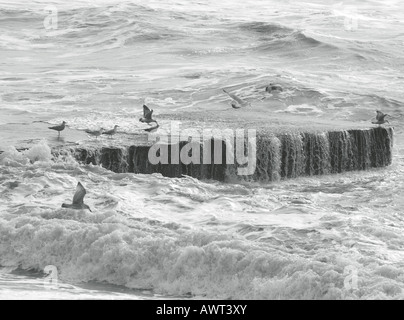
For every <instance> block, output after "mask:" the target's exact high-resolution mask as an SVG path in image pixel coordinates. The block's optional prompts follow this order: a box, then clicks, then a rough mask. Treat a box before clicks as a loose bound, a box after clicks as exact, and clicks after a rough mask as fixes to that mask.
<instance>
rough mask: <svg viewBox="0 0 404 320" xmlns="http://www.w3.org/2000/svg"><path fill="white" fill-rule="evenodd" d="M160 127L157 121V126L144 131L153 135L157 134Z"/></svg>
mask: <svg viewBox="0 0 404 320" xmlns="http://www.w3.org/2000/svg"><path fill="white" fill-rule="evenodd" d="M159 127H160V126H159V124H158V123H157V121H156V126H154V127H151V128H146V129H143V130H144V131H147V132H150V133H151V132H156V131H157V129H158V128H159Z"/></svg>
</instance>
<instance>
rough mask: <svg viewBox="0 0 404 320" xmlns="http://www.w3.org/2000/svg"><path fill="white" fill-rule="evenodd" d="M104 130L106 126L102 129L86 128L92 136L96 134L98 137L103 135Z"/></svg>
mask: <svg viewBox="0 0 404 320" xmlns="http://www.w3.org/2000/svg"><path fill="white" fill-rule="evenodd" d="M103 132H104V128H101V129H100V130H94V131H92V130H88V129H87V130H86V133H88V134H89V135H90V136H94V137H95V138H96V139H98V137H99V136H100V135H102V133H103Z"/></svg>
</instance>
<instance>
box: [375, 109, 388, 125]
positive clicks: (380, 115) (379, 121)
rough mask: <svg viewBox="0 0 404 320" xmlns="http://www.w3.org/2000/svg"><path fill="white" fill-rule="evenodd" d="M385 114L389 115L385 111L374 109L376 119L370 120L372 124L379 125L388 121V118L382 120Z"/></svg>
mask: <svg viewBox="0 0 404 320" xmlns="http://www.w3.org/2000/svg"><path fill="white" fill-rule="evenodd" d="M386 116H389V115H388V114H386V113H383V112H381V111H379V110H377V111H376V121H372V123H373V124H378V125H379V127H380V125H381V124H383V123H386V122H387V123H390V122H389V121H388V120H384V118H385V117H386Z"/></svg>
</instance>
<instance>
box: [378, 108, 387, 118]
mask: <svg viewBox="0 0 404 320" xmlns="http://www.w3.org/2000/svg"><path fill="white" fill-rule="evenodd" d="M385 116H386V115H385V114H384V113H383V112H381V111H379V110H377V111H376V120H383V119H384V117H385Z"/></svg>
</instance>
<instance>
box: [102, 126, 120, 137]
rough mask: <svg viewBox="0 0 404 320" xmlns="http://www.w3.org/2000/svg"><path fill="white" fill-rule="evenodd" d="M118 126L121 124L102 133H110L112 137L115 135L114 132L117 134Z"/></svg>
mask: <svg viewBox="0 0 404 320" xmlns="http://www.w3.org/2000/svg"><path fill="white" fill-rule="evenodd" d="M118 128H119V126H115V127H114V129H112V130H109V131H105V132H103V133H102V134H106V135H108V136H110V137H111V138H112V136H113V135H114V134H116V132H117V130H118Z"/></svg>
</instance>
